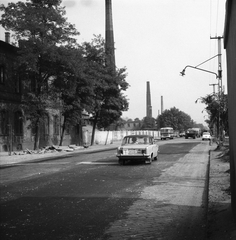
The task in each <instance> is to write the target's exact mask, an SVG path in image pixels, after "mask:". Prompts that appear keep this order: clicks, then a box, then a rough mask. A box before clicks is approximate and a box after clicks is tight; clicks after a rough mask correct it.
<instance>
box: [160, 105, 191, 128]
mask: <svg viewBox="0 0 236 240" xmlns="http://www.w3.org/2000/svg"><path fill="white" fill-rule="evenodd" d="M193 124H194V122H193V120H192V119H191V117H190V116H189V115H188V114H186V113H184V112H182V111H180V110H179V109H177V108H175V107H173V108H171V109H169V110H165V111H164V112H163V113H162V114H161V115H159V116H158V118H157V126H158V128H162V127H172V128H173V129H174V130H180V131H183V130H186V129H188V128H191V127H193Z"/></svg>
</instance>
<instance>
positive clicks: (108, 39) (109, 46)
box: [105, 0, 116, 72]
mask: <svg viewBox="0 0 236 240" xmlns="http://www.w3.org/2000/svg"><path fill="white" fill-rule="evenodd" d="M105 1H106V2H105V4H106V34H105V51H106V64H107V66H110V67H111V70H112V71H113V72H115V69H116V64H115V48H114V34H113V22H112V6H111V0H105Z"/></svg>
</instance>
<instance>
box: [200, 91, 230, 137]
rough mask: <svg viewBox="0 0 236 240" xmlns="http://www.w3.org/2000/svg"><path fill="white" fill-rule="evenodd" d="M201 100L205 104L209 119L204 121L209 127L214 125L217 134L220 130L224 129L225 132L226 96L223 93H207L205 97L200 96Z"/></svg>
mask: <svg viewBox="0 0 236 240" xmlns="http://www.w3.org/2000/svg"><path fill="white" fill-rule="evenodd" d="M200 100H201V102H202V103H204V104H206V108H205V110H206V112H207V113H208V115H209V120H206V122H207V123H208V125H209V128H210V129H213V127H214V126H216V128H217V135H218V136H219V135H220V131H221V130H224V131H225V132H226V133H228V131H229V123H228V97H227V95H225V94H224V93H221V94H217V95H216V94H209V95H206V97H201V98H200Z"/></svg>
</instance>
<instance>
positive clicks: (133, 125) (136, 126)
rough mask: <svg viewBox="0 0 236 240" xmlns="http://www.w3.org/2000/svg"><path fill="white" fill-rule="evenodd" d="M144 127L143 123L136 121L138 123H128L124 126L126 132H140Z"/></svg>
mask: <svg viewBox="0 0 236 240" xmlns="http://www.w3.org/2000/svg"><path fill="white" fill-rule="evenodd" d="M141 127H142V121H140V120H136V121H127V122H126V123H125V124H124V129H125V130H140V129H141Z"/></svg>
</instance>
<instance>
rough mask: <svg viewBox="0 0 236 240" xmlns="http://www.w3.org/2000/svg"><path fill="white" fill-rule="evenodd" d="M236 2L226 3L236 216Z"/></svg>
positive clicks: (234, 208)
mask: <svg viewBox="0 0 236 240" xmlns="http://www.w3.org/2000/svg"><path fill="white" fill-rule="evenodd" d="M235 26H236V1H233V0H228V1H227V2H226V18H225V33H224V48H225V49H226V59H227V84H228V103H229V116H228V117H229V145H230V183H231V186H230V189H231V199H232V201H231V202H232V208H233V212H234V216H236V107H235V106H236V95H235V93H236V27H235Z"/></svg>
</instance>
